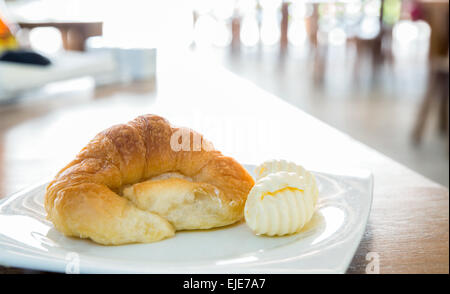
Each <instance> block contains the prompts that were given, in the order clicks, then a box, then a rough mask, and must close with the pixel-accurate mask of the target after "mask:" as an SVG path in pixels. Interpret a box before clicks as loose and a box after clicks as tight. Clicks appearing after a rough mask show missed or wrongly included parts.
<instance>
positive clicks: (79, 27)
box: [19, 22, 103, 51]
mask: <svg viewBox="0 0 450 294" xmlns="http://www.w3.org/2000/svg"><path fill="white" fill-rule="evenodd" d="M19 26H20V27H21V28H24V29H34V28H38V27H55V28H57V29H58V30H59V31H60V32H61V36H62V41H63V46H64V49H66V50H76V51H84V46H85V42H86V40H87V39H88V38H89V37H93V36H101V35H102V33H103V23H102V22H19Z"/></svg>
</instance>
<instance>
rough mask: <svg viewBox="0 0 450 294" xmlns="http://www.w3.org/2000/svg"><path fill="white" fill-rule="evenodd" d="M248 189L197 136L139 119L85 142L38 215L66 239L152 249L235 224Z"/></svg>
mask: <svg viewBox="0 0 450 294" xmlns="http://www.w3.org/2000/svg"><path fill="white" fill-rule="evenodd" d="M180 134H183V136H180ZM186 134H187V135H186ZM186 142H187V143H186ZM199 142H200V145H199ZM199 146H200V147H199ZM253 185H254V181H253V178H252V177H251V176H250V175H249V173H248V172H247V171H246V170H245V169H244V168H243V167H242V166H241V165H240V164H239V163H238V162H237V161H236V160H234V159H233V158H230V157H226V156H223V155H222V154H221V152H219V151H217V150H215V149H214V147H213V146H212V144H211V143H209V142H208V141H206V140H204V139H203V137H202V136H201V135H200V134H198V133H196V132H194V131H192V130H190V129H187V128H177V127H174V126H172V125H170V123H169V122H168V121H167V120H165V119H164V118H162V117H159V116H156V115H144V116H139V117H137V118H136V119H134V120H133V121H131V122H129V123H128V124H121V125H116V126H113V127H111V128H109V129H107V130H105V131H103V132H101V133H99V134H98V135H97V136H96V137H95V138H94V139H93V140H91V141H90V142H89V143H88V145H87V146H86V147H84V148H83V149H82V150H81V151H80V152H79V154H78V155H77V156H76V158H75V159H74V160H73V161H72V162H70V163H69V164H68V165H67V166H65V167H64V168H63V169H62V170H61V171H60V172H59V173H58V174H57V175H56V177H55V179H54V180H53V181H52V182H51V183H50V184H49V185H48V187H47V191H46V195H45V209H46V211H47V218H48V219H49V220H51V221H52V222H53V224H54V225H55V227H56V228H57V229H58V230H59V231H61V232H62V233H64V234H65V235H67V236H76V237H81V238H90V239H92V240H93V241H95V242H97V243H100V244H126V243H135V242H153V241H157V240H161V239H164V238H167V237H170V236H172V235H174V233H175V231H176V230H184V229H207V228H212V227H218V226H224V225H228V224H232V223H234V222H236V221H238V220H240V219H241V218H242V217H243V208H244V205H245V200H246V198H247V194H248V192H249V191H250V189H251V188H252V187H253Z"/></svg>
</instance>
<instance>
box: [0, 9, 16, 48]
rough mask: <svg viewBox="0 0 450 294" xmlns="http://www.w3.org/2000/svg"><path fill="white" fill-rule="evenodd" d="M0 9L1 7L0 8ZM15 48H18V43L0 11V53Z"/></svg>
mask: <svg viewBox="0 0 450 294" xmlns="http://www.w3.org/2000/svg"><path fill="white" fill-rule="evenodd" d="M0 8H2V7H1V6H0ZM16 48H19V43H18V42H17V40H16V38H15V37H14V35H13V33H12V31H11V29H10V26H9V25H8V23H7V21H6V17H5V16H4V15H3V14H2V11H1V9H0V52H2V51H4V50H7V49H16Z"/></svg>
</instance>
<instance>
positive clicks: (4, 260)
mask: <svg viewBox="0 0 450 294" xmlns="http://www.w3.org/2000/svg"><path fill="white" fill-rule="evenodd" d="M244 166H254V165H249V164H247V165H244ZM349 171H352V172H351V173H350V174H349V173H348V172H349ZM353 171H354V172H357V173H358V174H359V173H365V176H364V177H362V176H360V177H361V178H364V180H367V185H368V191H369V193H368V195H367V197H368V201H367V203H368V205H367V208H366V210H367V211H366V212H365V214H364V215H362V217H363V219H364V223H363V224H361V225H360V226H358V227H359V230H358V231H357V232H355V235H356V236H355V237H354V238H356V240H357V242H356V241H355V242H350V243H349V245H347V246H351V250H349V254H347V255H346V256H345V258H344V259H343V262H342V264H341V265H340V266H338V267H336V268H335V269H331V270H325V269H321V270H316V271H314V270H298V271H297V272H295V273H326V274H336V273H339V274H343V273H345V272H346V271H347V269H348V267H349V266H350V263H351V261H352V260H353V257H354V255H355V253H356V250H357V249H358V247H359V245H360V243H361V240H362V238H363V236H364V233H365V231H366V229H367V224H368V222H369V218H370V214H371V211H372V206H373V192H374V175H373V173H372V172H371V171H370V170H367V169H359V168H358V169H345V170H341V172H339V170H332V171H331V173H330V172H322V171H315V170H312V172H313V173H320V174H324V175H331V176H347V177H351V176H352V174H353ZM353 176H354V174H353ZM48 183H49V180H47V179H45V180H41V181H38V182H36V183H34V184H32V185H30V186H28V187H25V188H23V189H21V190H19V191H17V192H15V193H13V194H11V195H10V196H7V197H5V198H4V199H1V200H0V207H3V206H4V205H6V204H7V203H9V202H12V201H14V200H15V199H16V198H18V197H21V196H24V195H26V194H27V193H29V192H31V191H33V190H35V189H38V188H40V187H42V186H46V185H48ZM24 197H26V196H24ZM0 214H1V213H0ZM26 216H28V217H33V216H30V215H26ZM38 221H41V220H38ZM352 240H353V239H352ZM347 242H349V241H347ZM0 248H1V245H0ZM330 251H332V249H331V250H330V249H328V253H330ZM325 253H327V252H325ZM331 253H332V252H331ZM8 261H9V262H8ZM112 262H113V263H114V260H112ZM92 263H93V262H92V261H88V262H86V261H80V269H82V270H81V273H88V274H91V273H149V274H156V273H167V274H180V273H249V274H254V273H258V274H264V273H267V272H265V271H259V270H257V269H256V268H254V267H250V268H248V269H245V268H244V269H242V268H241V267H239V268H238V269H236V268H233V267H232V266H231V267H230V266H229V267H221V268H213V267H208V266H206V267H204V268H200V269H197V270H189V272H188V271H179V270H174V269H169V270H164V269H151V268H150V269H148V268H146V269H145V270H144V271H136V270H134V271H133V270H132V269H130V268H129V267H130V265H127V267H126V268H125V269H124V268H120V269H118V267H115V268H110V267H111V266H105V265H103V264H100V266H99V265H98V264H92ZM0 265H1V266H6V267H19V268H24V269H31V270H38V271H47V272H59V273H64V272H65V269H66V265H67V262H66V261H65V260H63V259H52V260H50V261H49V258H44V257H41V256H31V257H27V256H25V257H24V256H22V255H20V254H19V253H18V251H10V250H0ZM131 266H132V265H131ZM206 271H207V272H206ZM270 272H272V273H275V272H274V271H273V270H272V271H270ZM292 272H293V270H289V273H292ZM280 273H283V272H280ZM286 273H287V272H286Z"/></svg>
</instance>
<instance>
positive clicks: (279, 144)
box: [0, 55, 449, 273]
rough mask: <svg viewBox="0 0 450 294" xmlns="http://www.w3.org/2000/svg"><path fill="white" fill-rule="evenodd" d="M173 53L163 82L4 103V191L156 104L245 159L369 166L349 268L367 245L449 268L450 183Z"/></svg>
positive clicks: (416, 268) (385, 259) (0, 171)
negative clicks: (365, 217)
mask: <svg viewBox="0 0 450 294" xmlns="http://www.w3.org/2000/svg"><path fill="white" fill-rule="evenodd" d="M174 56H175V55H172V56H171V58H164V57H161V56H160V57H159V59H158V66H159V68H158V75H157V80H156V83H153V82H149V83H146V82H142V83H138V84H135V85H131V86H129V87H121V86H116V87H114V88H112V87H109V88H103V89H97V90H94V89H92V88H90V87H89V86H86V87H81V86H77V87H76V88H77V90H68V91H64V92H62V93H60V92H58V93H57V94H52V95H53V97H50V98H46V99H45V100H42V99H41V100H39V99H37V100H35V101H29V102H26V103H21V104H14V105H9V106H4V107H2V108H0V196H7V195H9V194H10V193H12V192H14V191H16V190H19V189H21V188H24V187H26V186H28V185H30V184H33V183H34V182H36V181H38V180H42V179H49V178H50V177H51V176H53V175H54V174H55V172H56V171H57V170H59V169H60V168H61V167H62V166H63V165H64V164H65V163H66V162H68V161H69V160H71V159H72V158H73V156H74V155H75V154H76V152H77V151H78V150H79V149H81V148H82V147H83V146H84V145H85V144H86V142H87V141H88V140H89V139H90V138H92V137H93V136H94V135H95V134H96V133H97V132H99V131H100V130H102V129H104V128H106V127H108V126H110V125H111V124H114V123H120V122H126V121H128V120H130V119H132V118H134V117H135V116H137V115H138V114H141V113H156V114H159V115H162V116H165V117H167V118H168V119H169V120H170V121H171V122H173V123H175V124H179V125H186V126H190V127H192V128H193V129H196V130H198V131H200V132H202V133H203V134H205V135H206V137H207V138H209V139H210V140H211V141H212V142H214V143H215V145H216V147H217V148H218V149H221V150H222V151H223V153H225V154H228V155H231V156H233V157H235V158H236V159H237V160H239V161H240V162H245V163H251V164H257V163H260V162H262V161H263V160H266V159H269V158H284V159H288V160H293V161H295V162H297V163H301V164H303V165H304V166H306V167H308V168H311V169H316V170H328V169H334V168H363V169H369V170H371V171H372V172H373V174H374V178H375V188H374V202H373V208H372V212H371V215H370V219H369V223H368V225H367V229H366V232H365V234H364V237H363V240H362V242H361V244H360V246H359V248H358V250H357V253H356V255H355V257H354V259H353V261H352V263H351V265H350V267H349V269H348V272H349V273H365V268H366V266H367V263H368V261H366V255H367V254H368V253H369V252H375V253H378V255H379V257H380V272H381V273H448V272H449V255H448V254H449V223H448V216H449V193H448V189H446V188H444V187H442V186H440V185H438V184H436V183H434V182H432V181H430V180H428V179H426V178H424V177H423V176H421V175H419V174H417V173H415V172H413V171H411V170H409V169H407V168H406V167H404V166H402V165H400V164H399V163H397V162H395V161H393V160H392V159H390V158H388V157H386V156H384V155H382V154H380V153H378V152H377V151H375V150H373V149H371V148H369V147H367V146H365V145H363V144H361V143H359V142H357V141H355V140H354V139H352V138H351V137H349V136H347V135H345V134H343V133H341V132H339V131H337V130H336V129H333V128H332V127H330V126H328V125H326V124H324V123H322V122H320V121H318V120H317V119H315V118H313V117H311V116H309V115H308V114H306V113H304V112H302V111H301V110H299V109H296V108H295V107H293V106H291V105H289V104H287V103H285V102H284V101H282V100H281V99H279V98H277V97H274V96H272V95H271V94H268V93H267V92H265V91H263V90H261V89H259V88H257V87H256V86H254V85H253V84H251V83H250V82H248V81H245V80H243V79H241V78H239V77H237V76H235V75H233V74H231V73H229V72H227V71H226V70H224V69H221V68H219V67H218V66H216V65H214V64H213V63H210V62H205V61H204V60H206V59H203V58H199V57H197V56H194V55H192V56H191V55H187V56H186V55H178V56H179V58H174ZM17 271H19V272H21V270H17V269H5V268H3V269H1V270H0V272H17Z"/></svg>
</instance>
